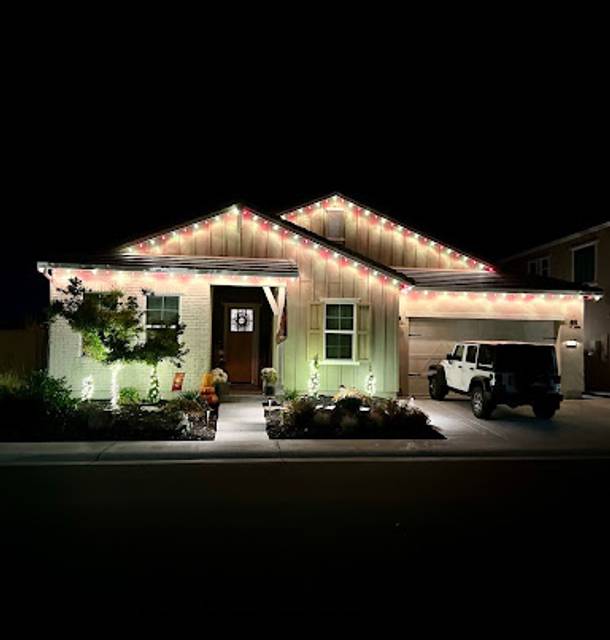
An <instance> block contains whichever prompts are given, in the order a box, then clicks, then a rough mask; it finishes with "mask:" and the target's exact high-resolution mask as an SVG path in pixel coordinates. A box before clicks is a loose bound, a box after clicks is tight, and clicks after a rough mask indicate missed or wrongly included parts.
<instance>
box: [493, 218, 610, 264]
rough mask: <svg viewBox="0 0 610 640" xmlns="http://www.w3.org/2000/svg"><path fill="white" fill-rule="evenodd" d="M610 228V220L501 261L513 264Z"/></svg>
mask: <svg viewBox="0 0 610 640" xmlns="http://www.w3.org/2000/svg"><path fill="white" fill-rule="evenodd" d="M609 227H610V220H608V221H607V222H602V223H601V224H596V225H594V226H593V227H588V228H587V229H583V230H582V231H577V232H576V233H571V234H570V235H567V236H563V237H561V238H557V240H551V241H550V242H545V243H544V244H539V245H537V246H535V247H531V248H529V249H525V250H524V251H520V252H519V253H516V254H514V255H512V256H508V257H506V258H502V260H501V261H500V262H501V263H502V264H504V263H506V262H511V261H512V260H518V259H519V258H524V257H525V256H529V255H530V254H532V253H538V251H544V250H545V249H550V248H551V247H554V246H556V245H558V244H563V243H564V242H572V241H573V240H579V239H580V238H583V237H584V236H588V235H590V234H592V233H597V232H598V231H602V230H603V229H607V228H609Z"/></svg>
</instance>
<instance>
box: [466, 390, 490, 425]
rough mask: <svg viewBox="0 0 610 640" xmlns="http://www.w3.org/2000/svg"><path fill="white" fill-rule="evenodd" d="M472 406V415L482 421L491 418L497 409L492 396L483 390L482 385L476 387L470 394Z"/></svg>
mask: <svg viewBox="0 0 610 640" xmlns="http://www.w3.org/2000/svg"><path fill="white" fill-rule="evenodd" d="M470 404H471V406H472V413H474V415H475V417H477V418H480V419H481V420H487V419H488V418H490V417H491V414H492V413H493V410H494V409H495V408H496V406H495V404H494V402H493V400H492V399H491V395H490V394H489V393H488V392H487V391H485V389H483V387H482V386H481V385H480V384H477V385H475V386H474V387H473V388H472V391H471V392H470Z"/></svg>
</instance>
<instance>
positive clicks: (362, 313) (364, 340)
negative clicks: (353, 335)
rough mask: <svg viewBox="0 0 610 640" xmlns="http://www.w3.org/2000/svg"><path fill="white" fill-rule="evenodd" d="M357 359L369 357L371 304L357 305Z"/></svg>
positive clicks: (368, 358) (367, 358)
mask: <svg viewBox="0 0 610 640" xmlns="http://www.w3.org/2000/svg"><path fill="white" fill-rule="evenodd" d="M357 330H358V351H357V353H356V358H357V359H358V360H370V359H371V305H369V304H359V305H358V325H357Z"/></svg>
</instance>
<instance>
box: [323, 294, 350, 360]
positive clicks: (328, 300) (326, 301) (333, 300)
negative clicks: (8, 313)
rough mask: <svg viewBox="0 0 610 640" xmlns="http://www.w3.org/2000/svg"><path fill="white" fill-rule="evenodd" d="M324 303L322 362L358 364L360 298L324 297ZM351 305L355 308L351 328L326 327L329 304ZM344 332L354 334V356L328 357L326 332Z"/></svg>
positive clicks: (344, 333) (343, 333)
mask: <svg viewBox="0 0 610 640" xmlns="http://www.w3.org/2000/svg"><path fill="white" fill-rule="evenodd" d="M321 302H322V303H323V304H324V312H323V315H322V353H323V359H322V362H321V363H320V364H323V365H348V366H358V365H359V364H360V362H359V360H358V358H357V356H358V354H357V353H356V350H357V347H358V304H359V302H360V299H359V298H324V299H322V300H321ZM337 304H339V305H346V306H347V305H349V306H351V307H352V309H353V324H352V328H351V329H327V328H326V313H327V307H328V306H329V305H337ZM327 333H332V334H342V335H350V334H351V336H352V357H351V358H350V359H346V358H327V357H326V334H327Z"/></svg>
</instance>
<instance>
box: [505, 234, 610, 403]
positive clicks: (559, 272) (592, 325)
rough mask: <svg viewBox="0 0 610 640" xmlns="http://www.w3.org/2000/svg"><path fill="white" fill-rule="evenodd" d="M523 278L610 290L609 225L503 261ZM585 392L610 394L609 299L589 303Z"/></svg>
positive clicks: (585, 343) (585, 336)
mask: <svg viewBox="0 0 610 640" xmlns="http://www.w3.org/2000/svg"><path fill="white" fill-rule="evenodd" d="M503 265H505V266H506V267H507V268H509V269H511V270H514V271H515V272H517V273H522V274H526V273H527V274H534V275H542V276H552V277H555V278H563V279H564V280H572V281H574V282H581V283H586V284H589V285H594V286H599V287H601V288H602V289H604V290H605V291H608V290H609V289H610V222H605V223H604V224H600V225H597V226H595V227H590V228H589V229H585V230H584V231H580V232H578V233H574V234H572V235H569V236H565V237H563V238H559V239H558V240H553V241H552V242H547V243H546V244H543V245H540V246H538V247H533V248H532V249H528V250H527V251H523V252H522V253H519V254H517V255H515V256H511V257H510V258H507V259H506V260H504V261H503ZM584 358H585V381H586V388H587V389H589V390H591V391H610V298H608V297H607V296H606V298H605V299H604V300H603V301H602V303H601V304H596V303H595V302H586V304H585V331H584Z"/></svg>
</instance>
